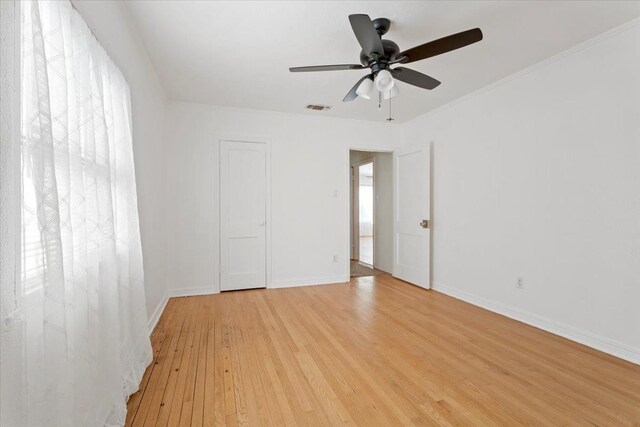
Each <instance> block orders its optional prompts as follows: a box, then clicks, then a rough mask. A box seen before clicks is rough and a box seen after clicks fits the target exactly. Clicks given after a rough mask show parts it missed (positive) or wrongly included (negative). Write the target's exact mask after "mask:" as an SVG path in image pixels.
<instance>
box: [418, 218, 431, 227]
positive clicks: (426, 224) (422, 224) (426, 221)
mask: <svg viewBox="0 0 640 427" xmlns="http://www.w3.org/2000/svg"><path fill="white" fill-rule="evenodd" d="M420 227H422V228H429V220H428V219H423V220H422V221H420Z"/></svg>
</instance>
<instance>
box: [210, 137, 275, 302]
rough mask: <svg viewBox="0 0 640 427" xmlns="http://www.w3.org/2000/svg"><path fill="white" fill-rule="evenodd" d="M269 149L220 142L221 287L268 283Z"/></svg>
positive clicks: (248, 143)
mask: <svg viewBox="0 0 640 427" xmlns="http://www.w3.org/2000/svg"><path fill="white" fill-rule="evenodd" d="M266 190H267V186H266V149H265V144H263V143H253V142H236V141H221V144H220V289H221V290H223V291H231V290H238V289H251V288H264V287H265V286H266V276H267V274H266V266H267V262H266V244H265V242H266V240H265V238H266V226H265V225H266Z"/></svg>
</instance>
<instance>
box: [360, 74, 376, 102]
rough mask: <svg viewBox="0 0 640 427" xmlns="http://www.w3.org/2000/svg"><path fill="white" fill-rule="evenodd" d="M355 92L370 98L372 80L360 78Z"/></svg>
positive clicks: (362, 96)
mask: <svg viewBox="0 0 640 427" xmlns="http://www.w3.org/2000/svg"><path fill="white" fill-rule="evenodd" d="M367 77H369V76H367ZM356 94H357V95H358V96H359V97H361V98H364V99H371V95H373V80H372V79H370V78H366V79H364V80H362V83H360V84H359V85H358V88H357V89H356Z"/></svg>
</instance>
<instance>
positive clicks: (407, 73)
mask: <svg viewBox="0 0 640 427" xmlns="http://www.w3.org/2000/svg"><path fill="white" fill-rule="evenodd" d="M391 74H393V77H395V78H396V79H398V80H400V81H401V82H405V83H409V84H410V85H414V86H418V87H421V88H423V89H429V90H431V89H435V88H436V87H438V86H439V85H440V81H439V80H436V79H434V78H433V77H430V76H427V75H426V74H422V73H420V72H418V71H413V70H410V69H408V68H404V67H398V68H395V69H393V70H391Z"/></svg>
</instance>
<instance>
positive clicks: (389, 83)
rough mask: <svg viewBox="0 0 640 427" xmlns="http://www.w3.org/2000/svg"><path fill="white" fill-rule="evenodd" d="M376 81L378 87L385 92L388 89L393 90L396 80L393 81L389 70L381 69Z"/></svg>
mask: <svg viewBox="0 0 640 427" xmlns="http://www.w3.org/2000/svg"><path fill="white" fill-rule="evenodd" d="M375 83H376V89H378V90H379V91H380V92H382V93H385V92H387V91H388V90H391V88H392V87H393V85H394V83H395V82H394V81H393V76H392V75H391V73H390V72H389V71H388V70H380V71H378V73H377V74H376V78H375Z"/></svg>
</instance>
